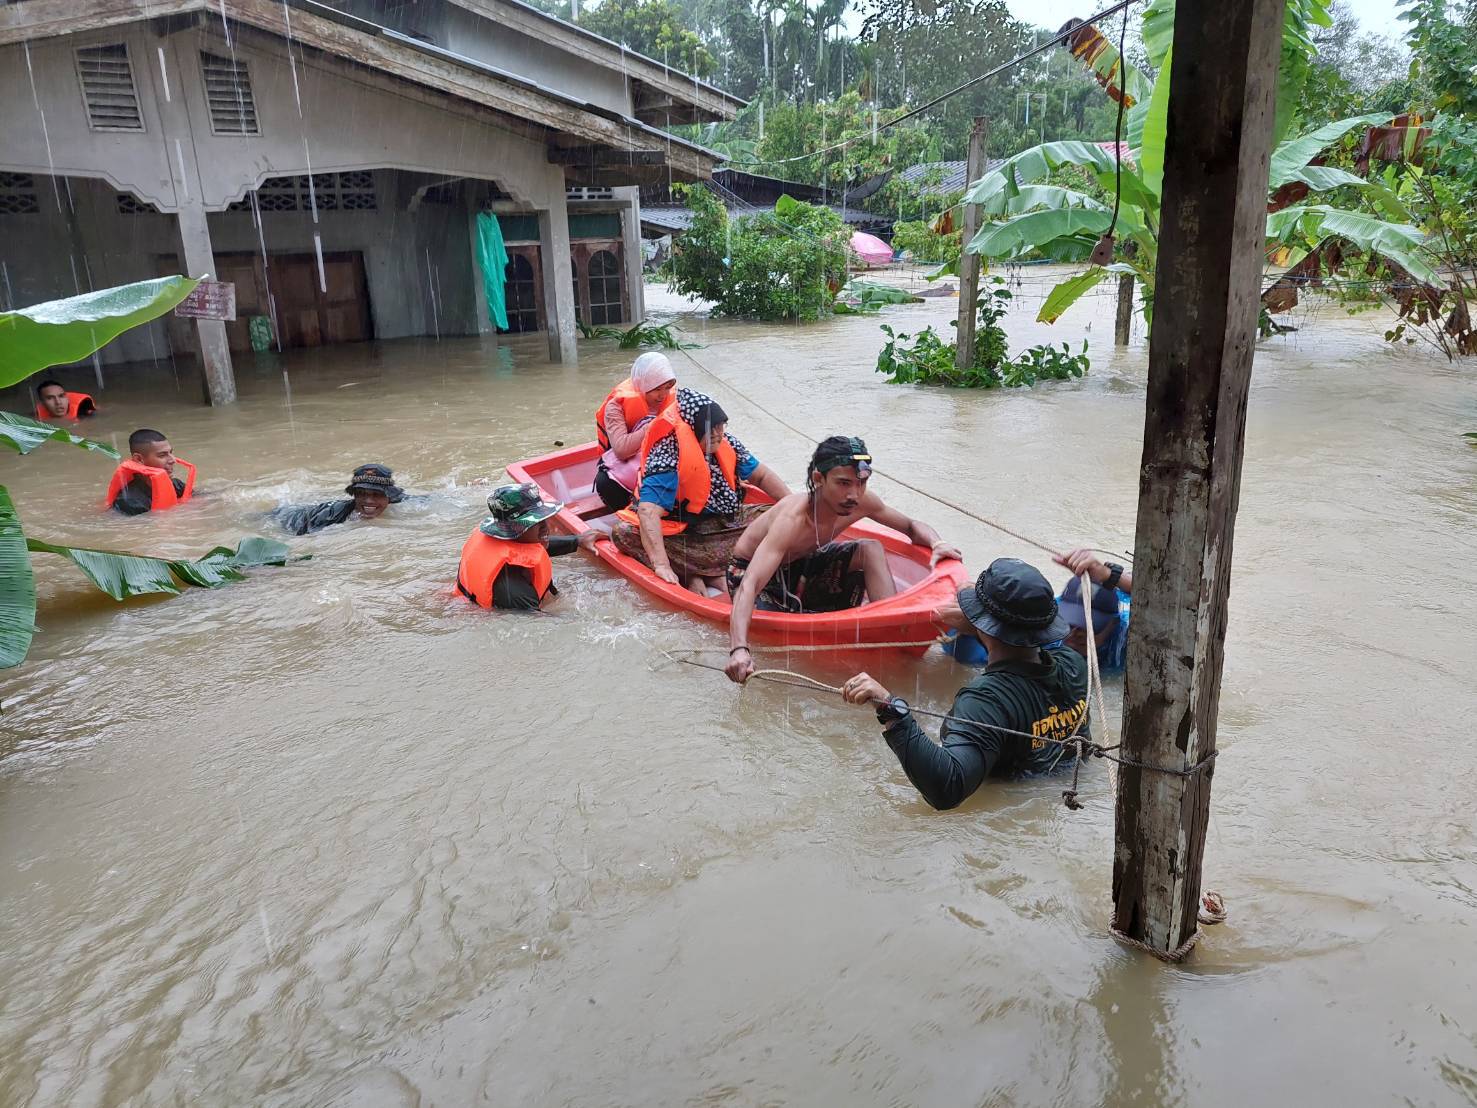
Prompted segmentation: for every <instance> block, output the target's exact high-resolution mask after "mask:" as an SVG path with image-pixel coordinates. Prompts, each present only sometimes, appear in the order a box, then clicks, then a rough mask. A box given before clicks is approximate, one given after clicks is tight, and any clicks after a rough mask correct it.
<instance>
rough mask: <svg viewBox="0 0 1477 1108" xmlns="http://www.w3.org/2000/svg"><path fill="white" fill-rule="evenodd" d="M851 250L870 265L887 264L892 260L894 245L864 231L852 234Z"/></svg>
mask: <svg viewBox="0 0 1477 1108" xmlns="http://www.w3.org/2000/svg"><path fill="white" fill-rule="evenodd" d="M851 252H852V253H853V254H855V255H856V256H857V257H859V258H861V260H862V261H864V262H866V263H867V264H868V265H885V264H887V263H888V262H890V261H892V247H890V246H888V245H887V243H885V242H883V241H882V240H881V239H879V238H878V237H877V236H876V235H869V234H867V233H866V232H864V231H857V232H856V233H855V234H854V235H852V236H851Z"/></svg>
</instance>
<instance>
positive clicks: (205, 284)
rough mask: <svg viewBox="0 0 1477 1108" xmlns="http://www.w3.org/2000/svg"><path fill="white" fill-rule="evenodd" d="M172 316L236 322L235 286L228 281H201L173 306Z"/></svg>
mask: <svg viewBox="0 0 1477 1108" xmlns="http://www.w3.org/2000/svg"><path fill="white" fill-rule="evenodd" d="M174 314H175V315H177V316H183V317H184V318H186V319H220V320H224V321H225V322H227V323H234V322H235V320H236V286H235V284H234V283H232V282H230V281H201V282H200V283H199V284H198V285H196V286H195V288H194V291H193V292H191V293H190V295H189V296H187V297H185V298H184V299H183V300H181V301H180V302H179V304H178V305H176V306H175V309H174Z"/></svg>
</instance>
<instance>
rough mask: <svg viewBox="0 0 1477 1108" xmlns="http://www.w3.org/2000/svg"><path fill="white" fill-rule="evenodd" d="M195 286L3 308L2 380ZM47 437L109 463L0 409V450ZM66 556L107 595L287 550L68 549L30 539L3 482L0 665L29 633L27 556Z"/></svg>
mask: <svg viewBox="0 0 1477 1108" xmlns="http://www.w3.org/2000/svg"><path fill="white" fill-rule="evenodd" d="M197 283H198V282H196V281H191V280H188V279H187V278H184V277H165V278H160V279H159V280H157V281H141V282H139V283H137V284H134V285H124V286H121V287H119V288H115V289H104V290H102V291H100V292H95V293H88V294H86V295H83V296H74V297H69V298H67V299H65V300H54V301H50V302H48V303H45V304H37V305H34V306H32V307H29V308H23V309H20V310H18V311H12V312H3V313H0V386H5V385H12V384H15V383H17V382H19V381H23V380H25V378H27V377H28V376H30V375H31V374H32V373H35V372H36V371H37V370H40V369H44V368H46V367H47V366H52V365H57V364H60V363H62V362H70V361H76V360H78V359H80V358H85V357H87V356H88V355H89V354H91V353H92V352H93V351H94V350H97V349H98V348H99V347H101V346H102V345H103V344H104V343H106V342H109V341H110V340H112V339H113V338H115V337H116V336H118V335H119V334H121V333H123V332H124V331H126V330H127V329H128V328H129V327H136V326H138V325H139V324H141V323H146V322H148V321H149V320H151V319H155V318H157V317H159V316H161V315H163V314H164V313H165V312H167V311H169V310H170V309H171V308H173V307H174V306H175V305H176V304H178V303H179V302H180V301H181V300H183V299H184V297H185V296H186V295H187V294H188V293H189V292H190V290H191V289H193V288H194V287H195V285H196V284H197ZM48 442H62V443H69V444H71V445H73V446H78V447H81V448H82V449H84V450H89V451H93V452H95V453H98V454H102V455H104V456H105V457H108V458H110V459H114V460H116V459H117V458H118V452H117V451H116V450H114V449H113V448H112V447H111V446H108V445H107V444H106V443H101V442H93V441H92V440H90V439H84V438H80V437H79V436H77V435H74V434H72V433H71V432H70V431H67V430H65V429H63V428H60V427H54V426H52V425H50V424H47V423H41V422H39V421H38V420H34V419H31V418H29V417H27V416H19V415H14V414H12V413H10V412H0V447H8V448H9V449H11V450H13V451H15V452H16V453H17V454H22V455H24V454H29V453H31V452H32V451H33V450H35V449H37V448H38V447H40V446H42V445H43V444H45V443H48ZM33 553H34V554H56V555H60V556H61V557H63V558H67V559H68V560H70V561H71V562H72V564H73V565H75V566H76V567H77V568H78V569H80V570H81V571H82V572H83V573H84V574H86V576H87V577H88V579H89V580H91V581H92V583H93V584H94V585H96V586H97V587H98V588H99V589H101V590H102V591H103V592H105V593H107V594H108V595H109V596H111V597H112V598H113V599H114V600H123V599H126V598H127V597H130V596H141V595H143V594H145V593H178V592H179V591H180V588H181V586H183V585H197V586H200V587H203V588H216V587H217V586H219V585H223V584H226V583H227V582H230V581H239V580H241V579H242V576H243V574H242V572H241V571H242V570H243V569H245V568H248V567H250V566H259V565H282V564H283V563H285V562H286V560H287V547H286V546H285V545H284V544H283V543H280V542H276V541H273V540H271V539H260V538H247V539H243V540H242V541H241V542H240V543H239V544H238V545H237V547H236V549H235V550H232V549H230V548H229V547H224V546H220V547H216V548H215V549H214V550H211V551H210V552H208V553H207V554H205V555H204V556H203V557H201V558H196V559H171V558H151V557H147V556H144V555H139V554H127V553H122V552H119V551H114V550H96V549H93V548H90V547H79V546H68V545H65V544H62V543H52V542H47V541H45V540H43V539H38V538H34V537H32V536H28V535H27V534H26V533H25V530H24V528H23V527H22V526H21V521H20V516H19V515H18V514H17V512H16V509H15V503H14V501H13V500H12V499H11V496H10V491H9V490H8V489H7V488H5V486H3V485H0V669H7V668H9V667H11V666H17V665H19V664H20V663H21V662H22V661H24V660H25V657H26V653H27V652H28V651H29V650H30V646H31V638H32V636H33V635H34V634H35V630H36V581H35V578H34V576H33V575H32V571H31V555H32V554H33Z"/></svg>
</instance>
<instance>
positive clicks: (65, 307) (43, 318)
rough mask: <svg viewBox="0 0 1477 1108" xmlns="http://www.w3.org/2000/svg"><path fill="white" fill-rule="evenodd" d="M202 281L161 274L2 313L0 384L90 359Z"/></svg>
mask: <svg viewBox="0 0 1477 1108" xmlns="http://www.w3.org/2000/svg"><path fill="white" fill-rule="evenodd" d="M199 283H200V281H199V280H192V279H190V278H188V277H159V278H157V279H155V280H152V281H138V282H136V283H134V284H132V285H120V286H118V287H117V288H111V289H99V290H98V291H97V292H88V293H83V294H82V295H81V296H69V297H67V298H66V299H65V300H48V301H47V302H46V303H44V304H32V305H31V306H30V307H29V308H18V309H17V310H15V311H13V312H0V388H5V387H6V386H8V385H14V384H16V383H17V382H19V381H24V380H25V379H26V378H27V377H29V376H31V374H33V373H35V372H37V371H38V370H42V369H45V368H46V367H47V366H53V365H62V364H64V363H66V362H75V361H78V360H80V359H82V358H85V357H87V356H88V355H89V354H91V353H92V352H93V351H94V350H97V349H98V348H99V347H102V346H105V345H106V344H107V343H109V342H111V341H112V340H113V339H114V338H116V337H117V336H118V335H120V334H122V333H123V332H124V331H126V330H128V329H129V328H130V327H137V326H138V325H139V324H141V323H147V322H149V320H151V319H157V318H159V317H160V316H161V315H163V314H164V313H165V312H168V311H170V310H171V309H173V308H174V307H175V305H177V304H178V303H179V302H180V301H181V300H183V299H184V298H185V297H186V296H188V295H189V294H190V291H191V290H192V289H193V288H194V287H195V286H196V285H198V284H199Z"/></svg>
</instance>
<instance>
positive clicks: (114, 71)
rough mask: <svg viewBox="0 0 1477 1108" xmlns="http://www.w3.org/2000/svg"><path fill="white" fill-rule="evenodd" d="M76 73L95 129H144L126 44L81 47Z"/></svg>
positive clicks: (89, 119) (88, 117)
mask: <svg viewBox="0 0 1477 1108" xmlns="http://www.w3.org/2000/svg"><path fill="white" fill-rule="evenodd" d="M77 75H78V77H80V78H81V80H82V99H83V100H85V101H86V102H87V120H88V122H89V123H91V124H92V129H93V130H94V131H142V130H143V129H144V117H143V116H142V115H140V114H139V110H138V89H136V88H135V87H134V84H133V66H132V65H130V64H129V61H128V47H127V46H126V45H125V44H123V43H121V42H119V43H115V44H113V45H111V46H84V47H81V48H80V49H79V50H78V51H77Z"/></svg>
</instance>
